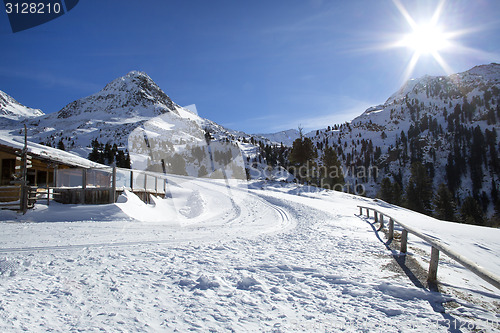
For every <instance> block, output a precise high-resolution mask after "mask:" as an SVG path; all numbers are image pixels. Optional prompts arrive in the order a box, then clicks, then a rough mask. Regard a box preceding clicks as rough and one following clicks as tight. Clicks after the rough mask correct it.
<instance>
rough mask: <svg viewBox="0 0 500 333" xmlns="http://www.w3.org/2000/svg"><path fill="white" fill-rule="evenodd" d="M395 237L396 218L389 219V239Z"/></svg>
mask: <svg viewBox="0 0 500 333" xmlns="http://www.w3.org/2000/svg"><path fill="white" fill-rule="evenodd" d="M393 239H394V220H393V219H389V240H393Z"/></svg>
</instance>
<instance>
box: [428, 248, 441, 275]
mask: <svg viewBox="0 0 500 333" xmlns="http://www.w3.org/2000/svg"><path fill="white" fill-rule="evenodd" d="M438 264H439V250H438V249H436V248H435V247H434V246H433V247H432V249H431V262H430V263H429V274H428V275H427V281H429V282H434V281H436V280H437V270H438Z"/></svg>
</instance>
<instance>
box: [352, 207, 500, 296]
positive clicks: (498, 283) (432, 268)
mask: <svg viewBox="0 0 500 333" xmlns="http://www.w3.org/2000/svg"><path fill="white" fill-rule="evenodd" d="M358 208H359V215H360V216H362V215H363V210H366V216H367V217H370V211H373V217H374V220H375V222H379V223H380V226H379V229H378V230H382V228H383V227H384V217H387V218H388V219H389V228H388V239H389V240H392V239H393V238H394V224H395V223H397V224H398V225H400V226H401V227H402V228H403V230H402V232H401V246H400V251H401V252H402V253H406V252H407V250H408V233H411V234H413V235H415V236H417V237H418V238H420V239H422V240H424V241H426V242H427V243H429V245H430V246H431V258H430V263H429V271H428V274H427V280H428V281H429V282H434V281H436V280H437V269H438V264H439V252H440V251H441V252H443V253H444V254H446V255H447V256H448V257H450V258H451V259H453V260H455V261H456V262H458V263H460V264H462V265H463V266H464V267H466V268H467V269H468V270H470V271H471V272H472V273H474V274H476V275H477V276H479V277H480V278H481V279H483V280H485V281H486V282H488V283H490V284H492V285H493V286H495V287H497V288H498V289H500V277H498V276H497V275H495V274H493V273H491V272H489V271H487V270H486V269H484V268H483V267H481V266H479V265H477V264H476V263H475V262H473V261H471V260H470V259H468V258H466V257H464V256H462V255H461V254H459V253H456V252H455V251H453V250H452V249H450V248H449V247H448V246H446V245H444V244H442V243H441V242H440V241H439V240H437V239H435V238H433V237H431V236H428V235H425V234H423V233H421V232H419V231H418V230H415V229H414V228H412V227H410V226H408V225H406V224H405V223H403V222H401V221H396V220H395V219H393V218H392V217H390V216H388V215H386V214H385V213H383V212H381V211H379V210H377V209H375V208H372V207H366V206H358Z"/></svg>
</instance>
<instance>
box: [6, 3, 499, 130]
mask: <svg viewBox="0 0 500 333" xmlns="http://www.w3.org/2000/svg"><path fill="white" fill-rule="evenodd" d="M395 1H396V0H395ZM395 1H393V0H363V1H362V0H351V1H326V0H325V1H322V0H300V1H299V0H287V1H261V0H253V1H244V0H242V1H234V0H231V1H218V0H212V1H206V0H200V1H198V0H193V1H177V0H148V1H138V0H127V1H125V0H106V1H102V0H81V1H80V3H79V4H78V5H77V6H76V7H75V8H74V9H73V10H72V11H70V12H68V13H67V14H65V15H63V16H61V17H59V18H57V19H55V20H53V21H50V22H48V23H46V24H43V25H40V26H38V27H35V28H32V29H29V30H25V31H22V32H18V33H15V34H13V33H12V32H11V30H10V26H9V24H8V19H7V15H6V14H5V13H0V45H1V46H2V47H1V51H0V90H3V91H5V92H6V93H8V94H9V95H11V96H13V97H14V98H16V99H17V100H18V101H20V102H21V103H23V104H25V105H27V106H30V107H36V108H40V109H42V110H43V111H44V112H45V113H51V112H56V111H58V110H60V109H61V108H62V107H64V106H65V105H66V104H68V103H70V102H72V101H73V100H76V99H78V98H82V97H85V96H88V95H91V94H93V93H95V92H97V91H99V90H100V89H102V88H103V87H104V86H105V85H106V83H108V82H110V81H112V80H113V79H115V78H117V77H119V76H123V75H125V74H127V73H128V72H129V71H131V70H141V71H144V72H146V73H148V75H149V76H150V77H151V78H152V79H153V80H154V81H155V82H156V83H157V84H158V85H159V86H160V87H161V88H162V89H163V90H164V91H165V92H166V93H167V94H168V95H169V96H170V97H171V98H172V99H173V100H174V101H175V102H176V103H178V104H180V105H189V104H196V105H197V109H198V112H199V114H200V115H201V116H203V117H206V118H209V119H211V120H214V121H216V122H218V123H220V124H222V125H225V126H227V127H230V128H233V129H236V130H242V131H246V132H249V133H263V132H275V131H279V130H284V129H288V128H297V126H298V125H301V126H302V127H303V128H305V129H316V128H323V127H326V126H327V125H333V124H335V123H341V122H344V121H347V120H350V119H352V118H353V117H355V116H356V115H359V114H361V113H362V112H363V111H364V110H365V109H366V108H367V107H368V106H371V105H376V104H381V103H383V102H384V101H385V100H386V99H387V98H388V97H389V96H390V95H391V94H392V93H394V92H395V91H396V90H397V89H398V88H399V87H400V86H401V84H402V83H403V82H404V80H405V78H406V77H407V67H408V64H409V63H410V59H411V58H412V55H413V53H414V51H413V50H412V49H409V48H405V47H387V46H388V45H389V44H394V43H395V42H397V41H398V40H401V39H402V36H403V34H405V33H408V32H410V31H411V27H410V25H409V24H408V22H407V20H405V18H404V16H403V15H402V12H401V10H400V9H398V6H397V3H400V4H401V6H402V7H404V8H405V9H406V10H407V12H408V14H409V15H410V16H411V17H412V18H413V19H414V20H415V21H416V22H417V23H419V22H424V21H427V20H429V19H430V17H431V16H432V14H433V13H434V11H435V9H436V7H437V5H438V3H439V1H437V0H434V1H430V0H429V1H414V0H411V1H406V0H399V1H396V2H395ZM499 14H500V1H498V0H473V1H472V0H471V1H465V0H448V1H447V2H445V3H444V7H443V10H442V12H441V15H440V17H439V24H440V25H441V27H442V30H444V31H447V32H457V33H456V34H455V36H454V37H453V43H454V44H455V47H453V48H451V47H450V48H448V49H443V50H441V52H440V55H441V57H442V59H443V60H444V61H445V62H446V64H447V67H446V70H448V71H449V70H453V72H461V71H465V70H467V69H469V68H471V67H473V66H475V65H480V64H484V63H490V62H500V15H499ZM446 70H445V69H444V68H443V67H442V66H441V65H440V64H439V63H438V62H437V61H436V60H435V59H434V58H433V57H432V56H431V55H422V56H421V57H420V58H419V60H418V62H417V63H416V66H415V68H414V69H413V71H412V72H411V77H419V76H422V75H424V74H430V75H445V74H446Z"/></svg>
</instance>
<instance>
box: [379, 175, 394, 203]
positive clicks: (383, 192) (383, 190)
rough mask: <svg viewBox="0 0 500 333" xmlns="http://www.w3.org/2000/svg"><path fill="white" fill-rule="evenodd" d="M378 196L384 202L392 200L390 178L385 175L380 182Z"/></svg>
mask: <svg viewBox="0 0 500 333" xmlns="http://www.w3.org/2000/svg"><path fill="white" fill-rule="evenodd" d="M378 197H379V198H380V199H382V200H384V201H385V202H389V203H392V202H393V199H394V197H393V186H392V183H391V180H390V179H389V178H388V177H385V178H384V179H382V181H381V182H380V190H379V193H378Z"/></svg>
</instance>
